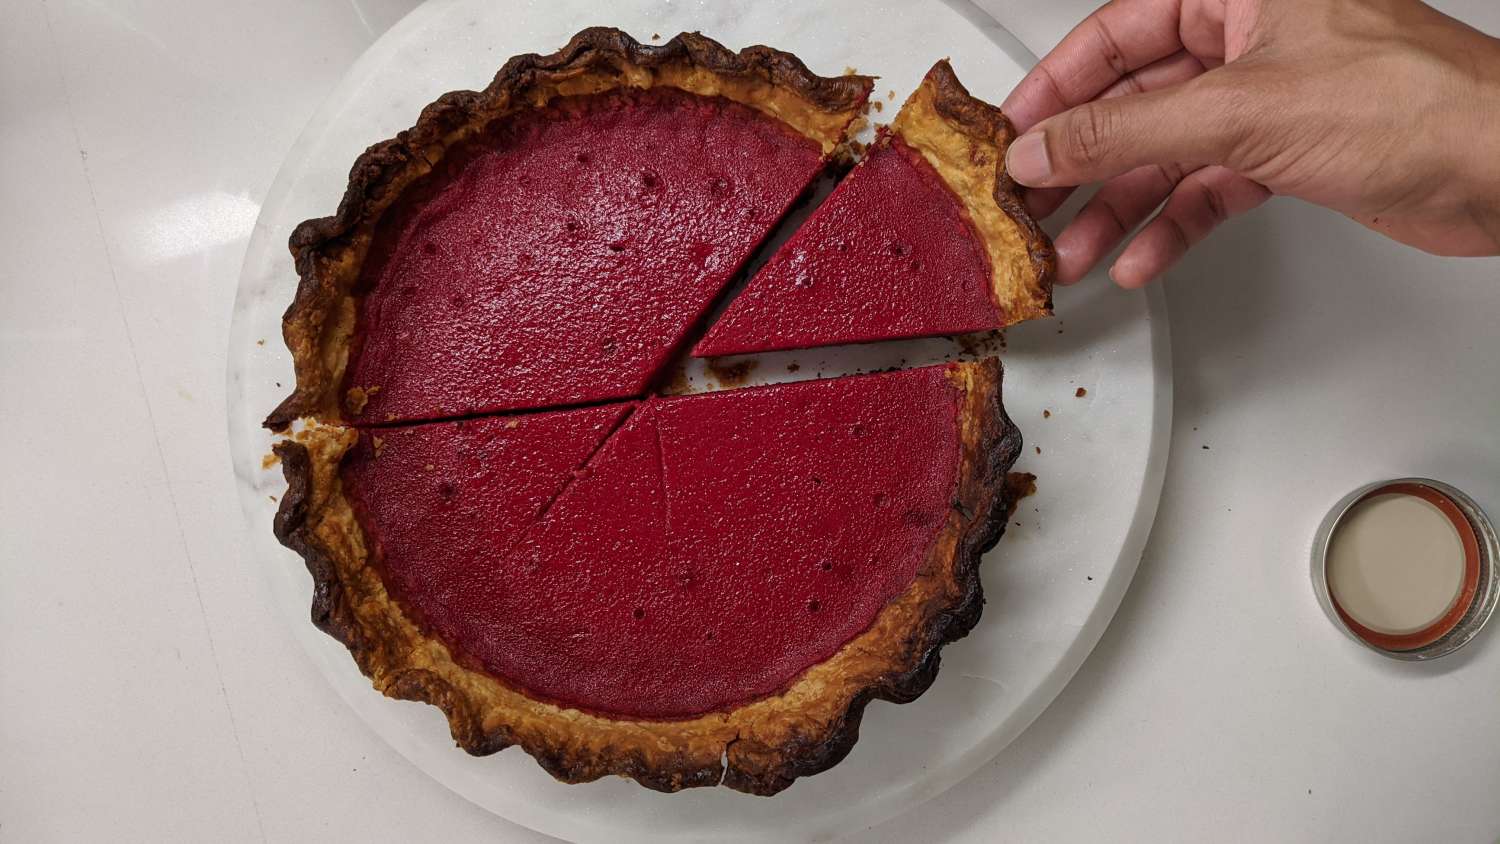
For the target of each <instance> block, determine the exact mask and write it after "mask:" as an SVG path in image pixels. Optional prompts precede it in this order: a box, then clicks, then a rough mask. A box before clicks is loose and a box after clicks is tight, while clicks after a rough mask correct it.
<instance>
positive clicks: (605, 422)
mask: <svg viewBox="0 0 1500 844" xmlns="http://www.w3.org/2000/svg"><path fill="white" fill-rule="evenodd" d="M633 406H634V405H633V404H613V405H605V406H601V407H593V408H586V409H581V410H571V411H556V412H552V413H536V414H528V415H524V416H512V417H509V418H503V417H497V416H490V417H484V418H481V419H471V420H464V421H458V422H434V423H428V424H421V425H411V426H404V427H397V428H387V429H380V430H375V431H362V432H360V434H359V438H358V440H357V441H356V443H355V445H354V446H353V448H352V449H350V451H349V454H348V456H347V457H346V458H345V460H344V462H343V466H342V471H341V473H340V474H341V481H342V484H343V490H344V495H345V497H346V498H347V499H348V500H349V503H350V505H351V506H352V508H353V513H354V516H355V518H356V519H357V520H358V521H359V523H360V524H361V525H363V526H364V531H363V533H364V536H365V540H366V544H367V547H368V550H369V554H370V560H371V562H372V563H373V564H374V565H375V566H376V567H377V568H378V569H379V570H380V575H381V578H382V580H383V581H384V583H385V586H386V588H387V589H388V590H389V591H390V593H391V594H392V595H393V596H394V597H395V598H396V599H397V600H398V601H400V602H401V604H402V607H403V609H404V611H405V612H406V613H407V614H408V615H410V616H412V617H413V618H418V619H421V620H422V621H423V623H424V624H425V625H427V626H429V627H430V628H431V629H433V630H437V631H446V630H448V629H450V628H451V627H452V626H453V625H454V624H455V623H456V622H455V619H462V618H466V617H469V616H471V615H473V614H474V612H475V610H476V608H479V609H482V606H478V605H476V604H475V601H476V600H478V596H477V595H476V594H475V593H474V591H473V590H472V589H471V587H472V585H473V574H474V571H473V568H474V561H475V560H476V559H483V558H485V557H487V556H492V555H494V554H495V553H497V549H498V550H504V549H506V548H509V547H510V546H511V545H512V544H514V543H515V542H516V540H517V539H519V538H520V536H521V535H522V534H523V532H524V531H525V530H526V529H527V528H529V527H530V526H531V524H532V523H533V522H535V521H536V519H537V517H538V516H539V515H540V514H541V513H542V511H543V510H545V509H546V508H547V507H548V506H550V505H551V504H552V502H553V501H554V500H555V499H556V498H557V497H558V496H559V495H560V494H561V493H562V491H563V489H564V488H565V487H566V486H567V485H568V484H569V483H570V482H571V481H572V480H573V478H574V477H575V473H577V472H581V471H583V470H584V469H583V467H584V466H585V464H586V463H587V461H588V460H589V458H590V456H591V455H593V454H594V452H595V451H597V450H598V449H599V448H600V446H601V445H602V444H603V443H604V441H605V439H606V438H607V437H608V436H609V434H610V433H611V432H612V431H614V430H615V428H616V427H617V426H619V425H620V424H621V423H622V422H623V421H624V419H625V418H626V416H627V415H628V414H629V412H630V411H631V409H632V408H633Z"/></svg>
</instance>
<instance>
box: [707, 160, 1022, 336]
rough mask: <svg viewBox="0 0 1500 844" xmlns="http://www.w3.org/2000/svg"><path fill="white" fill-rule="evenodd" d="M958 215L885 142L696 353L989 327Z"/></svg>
mask: <svg viewBox="0 0 1500 844" xmlns="http://www.w3.org/2000/svg"><path fill="white" fill-rule="evenodd" d="M990 288H991V283H990V265H989V259H988V257H987V256H986V255H985V252H984V247H983V244H982V243H980V241H979V239H978V237H977V236H976V235H975V233H974V229H973V226H972V225H971V224H970V222H969V216H968V212H966V211H965V210H964V208H963V205H962V204H961V203H960V201H959V200H958V198H957V197H956V196H954V195H953V192H952V191H951V190H949V189H948V186H947V185H946V184H945V183H944V182H943V181H942V179H941V178H940V177H939V176H938V174H937V172H936V171H935V170H933V168H932V165H930V164H928V163H927V160H926V159H925V158H923V157H922V155H921V153H918V152H916V151H915V150H913V149H912V148H911V147H909V146H907V145H906V143H905V142H904V141H902V140H901V138H900V136H896V135H887V136H885V138H884V142H882V143H879V144H877V145H875V146H874V147H872V148H871V151H870V153H869V155H868V156H867V157H866V158H865V160H864V161H863V162H861V163H860V165H859V166H858V167H856V168H855V169H854V171H853V172H852V173H850V174H849V176H848V178H846V179H844V181H843V182H842V183H841V184H840V185H839V186H838V188H837V189H836V190H835V191H834V192H833V194H832V195H831V196H829V198H828V200H827V201H826V202H824V203H823V204H822V205H821V206H819V207H818V210H817V211H816V212H815V213H814V214H813V215H812V217H811V218H809V219H808V221H807V223H806V224H804V225H803V226H802V227H801V228H800V229H798V230H797V233H796V234H795V235H793V236H792V238H791V240H789V241H788V242H787V243H786V245H785V246H783V247H782V248H781V250H780V251H779V252H777V253H776V254H775V255H774V256H772V258H771V260H770V261H769V262H768V263H767V264H766V266H765V268H764V269H762V270H761V271H760V272H759V273H758V274H756V276H755V278H754V279H752V280H751V282H750V284H749V285H748V286H747V287H746V289H745V291H744V292H743V293H742V294H740V295H739V296H738V297H736V298H735V300H734V302H733V303H732V304H731V305H730V307H729V309H728V310H727V311H726V312H725V314H724V316H723V317H722V318H721V319H720V320H719V321H718V323H717V324H715V325H714V327H713V330H712V331H710V332H709V334H708V336H707V337H705V338H704V339H703V341H702V342H700V343H699V344H698V346H697V348H695V349H694V350H693V353H694V354H695V355H698V356H700V357H707V356H714V355H732V354H744V353H749V352H765V351H773V350H777V349H802V348H808V347H813V346H831V345H837V344H841V343H866V342H870V341H874V340H892V339H897V338H903V337H925V336H932V335H937V334H961V333H966V332H970V331H983V330H986V329H990V328H995V327H997V326H999V325H1000V323H1001V319H1000V317H1001V315H1000V313H999V311H998V310H997V308H996V306H995V303H994V300H993V296H992V294H991V290H990Z"/></svg>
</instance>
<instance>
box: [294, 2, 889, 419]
mask: <svg viewBox="0 0 1500 844" xmlns="http://www.w3.org/2000/svg"><path fill="white" fill-rule="evenodd" d="M873 85H874V80H873V79H871V78H870V77H867V76H856V75H847V76H839V77H823V76H818V75H816V74H814V73H813V72H812V71H810V70H808V68H807V66H806V65H804V64H803V63H802V61H801V60H800V59H798V58H797V57H796V56H794V55H792V54H790V53H784V52H781V51H779V50H773V49H771V48H770V47H763V46H755V47H746V48H745V49H743V50H740V51H739V52H733V51H731V50H729V49H727V48H725V47H724V46H723V45H721V44H719V43H718V42H717V41H714V40H712V39H710V38H706V37H704V36H703V35H699V34H698V33H689V32H685V33H682V34H681V35H678V36H677V37H675V38H673V39H672V40H670V41H668V42H666V43H665V44H662V45H660V46H655V45H645V44H641V43H640V42H638V41H636V40H635V39H633V38H631V37H630V36H629V35H627V34H625V33H624V32H621V31H620V30H618V29H610V28H605V27H594V28H590V29H585V30H583V31H582V32H580V33H578V34H577V35H575V36H573V38H572V40H570V41H569V42H568V44H567V46H565V47H563V48H562V49H561V50H558V51H557V52H555V53H552V54H550V55H545V56H543V55H537V54H534V53H530V54H526V55H521V56H516V57H515V58H512V59H511V60H510V61H508V62H506V63H505V66H504V67H502V68H501V69H500V71H499V72H498V73H497V74H495V78H494V80H493V81H492V82H491V83H490V85H489V87H487V88H485V89H484V90H482V91H454V92H451V93H448V94H444V95H443V96H441V97H439V98H438V99H437V101H435V102H433V103H432V104H431V105H429V106H427V107H426V108H424V109H423V110H422V114H421V116H420V117H419V118H418V119H417V123H416V125H415V126H413V127H412V128H410V129H408V130H406V131H404V132H402V133H400V134H399V135H397V136H396V137H394V138H392V139H390V140H387V141H381V142H380V143H378V144H375V145H374V146H372V147H370V148H369V149H367V150H366V151H365V152H364V154H363V155H361V156H360V157H359V159H358V160H356V161H355V162H354V167H353V169H352V170H350V172H349V185H348V188H347V189H346V190H345V192H344V197H343V200H342V201H340V203H339V208H338V211H337V212H336V213H335V214H334V215H333V216H331V217H322V218H318V219H313V220H308V221H306V222H304V223H302V224H301V225H299V226H298V227H297V228H296V229H295V230H294V231H293V232H292V236H291V241H290V244H289V245H290V247H291V251H292V257H293V259H294V261H295V264H296V268H297V275H298V277H299V279H300V282H299V284H298V287H297V293H296V297H295V299H294V300H293V302H292V304H291V307H289V308H288V309H287V311H286V314H285V316H283V318H282V334H283V336H284V337H285V339H286V344H287V347H288V348H289V349H291V352H292V362H293V365H294V367H295V368H296V375H297V385H296V389H295V390H294V391H293V392H292V394H291V395H290V396H288V397H287V398H286V400H284V401H283V402H282V403H281V404H280V405H279V406H278V407H277V408H276V409H275V410H274V411H272V412H271V414H270V416H268V417H266V421H265V424H266V427H268V428H271V429H272V430H276V431H282V430H285V429H286V428H287V426H288V425H290V424H291V423H292V421H293V420H295V419H297V418H299V417H304V416H310V417H315V418H317V419H319V420H320V421H323V422H338V421H341V420H342V419H343V418H344V416H343V413H342V412H341V406H340V405H341V398H342V397H341V396H340V395H339V392H340V389H341V385H342V382H343V376H344V368H345V366H346V365H347V363H348V357H349V346H350V342H351V340H352V338H353V334H354V314H355V307H354V296H353V293H352V291H353V289H354V286H355V283H356V282H357V281H358V278H359V274H360V268H361V266H362V265H363V262H364V258H365V255H366V252H367V251H368V248H369V245H370V240H371V237H372V235H373V231H374V228H375V224H376V223H377V222H378V221H379V219H380V217H381V215H382V214H384V213H385V211H386V210H387V209H388V208H390V207H391V205H392V204H393V203H394V202H395V201H396V200H397V199H398V198H399V197H400V196H401V195H402V193H403V191H404V190H405V189H406V188H407V187H408V186H410V185H411V184H412V183H413V182H415V181H416V180H418V179H420V178H421V177H423V176H425V175H426V174H427V173H429V172H431V171H432V169H433V167H434V166H435V165H436V164H437V163H438V161H440V160H441V159H442V157H443V156H444V154H445V153H446V152H447V151H448V150H449V149H450V148H451V147H452V146H453V145H454V144H457V143H459V142H461V141H463V140H464V139H466V138H469V137H472V136H474V135H476V134H478V133H479V132H481V131H482V130H483V129H484V128H485V127H487V126H489V125H491V124H493V123H494V122H495V121H496V120H500V119H503V118H505V117H507V116H508V115H511V114H514V113H516V112H518V111H521V110H524V109H531V108H537V107H540V106H542V105H545V104H546V103H547V102H548V101H549V100H551V99H552V98H554V97H557V96H568V95H576V94H593V93H599V92H602V91H607V90H612V89H615V88H627V87H629V88H649V87H660V86H667V87H673V88H678V89H681V90H684V91H689V92H691V93H695V94H701V95H704V96H722V97H725V98H728V99H731V100H735V101H737V102H740V103H743V104H745V105H748V106H751V107H753V108H756V109H758V110H760V111H762V112H764V113H766V114H769V115H772V116H774V117H776V118H778V119H780V120H781V121H783V122H784V123H786V124H787V125H789V126H790V127H792V128H793V129H794V130H796V131H798V132H800V133H802V134H803V135H805V136H807V137H809V138H811V139H813V140H815V141H817V142H818V143H819V144H821V145H822V147H823V151H824V153H825V155H827V154H832V152H833V151H834V150H835V148H837V147H838V145H839V144H840V143H842V142H843V139H844V133H845V130H846V129H847V128H848V126H849V124H850V122H851V121H852V120H853V119H854V117H855V116H856V115H857V114H858V113H859V112H860V111H861V110H862V109H863V108H864V104H865V101H866V99H867V98H868V96H869V93H870V89H871V88H872V87H873Z"/></svg>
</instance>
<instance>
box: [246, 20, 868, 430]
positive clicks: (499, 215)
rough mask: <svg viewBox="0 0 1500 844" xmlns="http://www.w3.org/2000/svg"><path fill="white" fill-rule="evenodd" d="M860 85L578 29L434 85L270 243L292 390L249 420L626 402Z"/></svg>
mask: <svg viewBox="0 0 1500 844" xmlns="http://www.w3.org/2000/svg"><path fill="white" fill-rule="evenodd" d="M871 85H872V80H871V79H869V78H868V77H862V76H853V75H850V76H843V77H838V78H825V77H820V76H816V75H814V74H813V73H812V72H811V71H809V70H808V69H807V68H806V66H804V65H803V64H802V63H801V62H800V61H799V60H798V59H797V58H796V57H794V56H792V55H790V54H787V53H782V52H779V51H776V50H772V49H770V48H767V47H750V48H747V49H745V50H742V51H740V52H738V53H734V52H731V51H729V50H727V49H726V48H724V47H723V46H721V45H720V44H718V43H717V42H714V41H712V40H710V39H708V38H705V37H703V36H701V35H697V34H690V33H685V34H683V35H679V36H677V37H676V38H673V39H672V40H671V41H669V42H667V43H666V44H663V45H661V46H644V45H641V44H639V43H638V42H636V41H635V40H633V39H631V38H630V37H629V36H628V35H626V34H625V33H623V32H620V31H619V30H615V29H603V28H596V29H589V30H585V31H583V32H581V33H579V34H578V35H577V36H575V37H574V38H573V40H572V41H571V42H569V44H568V45H567V46H566V47H564V48H563V49H562V50H560V51H558V52H556V53H553V54H551V55H548V56H538V55H524V56H518V57H516V58H514V59H512V60H511V61H510V62H508V63H507V64H506V65H505V67H504V68H503V69H501V71H500V72H499V73H498V74H497V75H496V77H495V80H494V82H493V83H491V85H490V86H489V87H488V88H486V89H485V90H483V91H479V92H473V91H460V92H454V93H451V94H447V95H444V96H443V97H442V98H440V99H439V100H438V101H437V102H435V103H433V104H432V105H430V106H428V107H427V108H426V109H424V110H423V112H422V116H421V118H420V119H419V120H418V121H417V124H416V126H415V127H413V128H412V129H410V130H408V131H405V132H402V133H401V134H400V135H398V136H397V137H396V138H394V139H392V140H389V141H385V142H383V143H380V144H376V145H375V146H373V147H371V148H370V149H369V150H368V151H366V152H365V154H364V155H362V156H361V157H360V159H359V160H358V161H357V162H356V163H355V165H354V169H353V171H352V172H351V173H350V177H349V187H348V191H347V193H346V194H345V195H344V199H343V202H342V203H341V204H340V206H339V210H338V213H337V214H335V215H334V216H332V217H327V218H322V219H316V220H309V221H307V222H305V223H303V224H302V225H301V226H299V227H298V228H297V230H296V231H295V232H293V234H292V238H291V248H292V253H293V255H294V257H295V259H296V265H297V271H298V274H299V275H300V276H301V284H300V286H299V289H298V292H297V296H296V299H295V301H294V302H293V304H292V306H291V308H290V309H289V310H288V311H287V314H286V316H285V318H284V321H283V329H284V334H285V336H286V341H287V345H288V346H289V347H290V348H291V350H292V356H293V360H294V363H295V365H296V370H297V387H296V391H295V392H294V393H293V394H292V395H291V396H290V397H289V398H288V399H287V400H286V401H285V402H283V403H282V404H281V405H280V406H279V407H278V408H277V409H276V410H275V411H274V412H273V413H272V414H271V415H270V417H269V418H268V419H267V422H266V424H267V425H268V426H269V427H272V428H273V429H276V430H282V429H284V428H285V427H286V426H287V425H289V424H290V423H291V421H292V420H294V419H296V418H298V417H303V416H312V417H316V418H318V419H319V420H320V421H323V422H350V423H353V424H356V425H371V424H386V423H399V422H408V421H414V420H430V419H439V418H451V417H457V416H465V415H473V414H479V413H491V412H496V411H503V410H513V409H518V408H541V407H556V406H565V405H573V404H580V403H587V402H597V401H602V400H608V399H616V398H623V397H632V396H637V395H639V394H641V393H642V392H643V391H644V390H645V389H646V387H647V386H648V384H649V383H650V382H651V381H652V379H653V378H654V377H655V376H656V374H657V372H658V371H659V370H660V369H661V368H662V367H663V365H664V363H665V362H666V360H667V358H668V356H669V355H670V354H671V353H672V351H673V350H674V349H675V348H676V347H677V346H678V345H679V343H680V342H681V341H682V339H683V338H684V336H685V335H686V333H687V332H688V331H689V330H690V329H691V328H692V327H693V326H694V325H695V324H696V323H697V322H698V321H699V320H700V318H701V317H702V315H703V313H704V312H705V310H707V308H708V307H709V306H710V305H711V304H712V303H713V301H714V300H715V298H716V297H717V296H718V295H719V293H720V291H721V289H722V288H723V287H724V286H725V284H726V283H727V282H728V281H729V279H730V278H731V277H732V276H733V275H734V273H735V272H736V271H737V270H738V269H739V267H740V265H741V264H742V263H743V262H744V261H745V259H746V258H747V257H748V256H749V255H750V253H751V252H752V251H753V250H754V248H755V247H756V246H757V245H758V244H759V243H760V242H761V240H762V239H763V238H764V237H765V235H766V233H767V232H768V231H769V230H770V229H771V227H772V226H774V225H775V224H776V222H777V221H778V220H779V219H780V218H781V216H782V215H783V214H784V213H785V212H786V211H787V209H788V208H789V207H790V206H791V205H792V204H793V203H794V202H795V201H796V200H797V199H798V198H799V197H800V196H801V195H802V194H803V192H804V191H805V189H806V188H807V186H808V185H809V184H810V183H811V181H812V180H813V179H814V178H815V177H816V176H817V174H818V173H819V172H820V171H821V169H822V168H823V165H824V163H825V162H826V161H827V159H828V158H829V156H830V155H832V154H833V152H834V151H835V150H836V149H837V148H838V146H839V145H840V144H841V143H842V142H843V140H844V133H845V130H846V129H847V128H848V126H849V124H850V122H851V121H852V120H853V118H854V117H855V116H856V114H857V113H859V112H860V111H861V110H862V108H863V107H864V104H865V101H866V98H867V97H868V94H869V91H870V87H871Z"/></svg>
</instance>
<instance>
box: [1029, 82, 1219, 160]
mask: <svg viewBox="0 0 1500 844" xmlns="http://www.w3.org/2000/svg"><path fill="white" fill-rule="evenodd" d="M1220 74H1225V76H1224V77H1223V81H1214V82H1212V84H1210V81H1211V80H1213V78H1214V77H1215V76H1217V75H1220ZM1227 74H1228V68H1221V69H1219V70H1215V71H1212V72H1209V73H1205V74H1203V75H1202V76H1199V77H1197V78H1196V79H1194V80H1192V81H1190V82H1188V83H1185V84H1182V85H1178V86H1175V87H1172V88H1168V89H1166V90H1162V91H1151V92H1147V93H1144V94H1137V95H1134V96H1130V97H1116V98H1113V99H1108V100H1097V101H1095V102H1091V103H1085V104H1083V105H1081V106H1078V107H1076V108H1073V109H1070V110H1068V111H1065V112H1063V113H1062V114H1059V115H1057V116H1056V117H1052V118H1049V119H1047V120H1044V121H1042V123H1041V124H1040V125H1038V126H1037V127H1036V128H1034V129H1032V130H1031V131H1030V132H1027V133H1026V134H1024V135H1022V136H1021V137H1020V138H1017V139H1016V140H1015V142H1014V143H1012V144H1011V145H1010V149H1009V150H1008V151H1007V153H1006V158H1005V166H1006V170H1007V172H1009V174H1010V175H1011V177H1012V178H1014V179H1015V180H1016V181H1017V182H1019V183H1021V184H1023V185H1027V186H1028V187H1048V188H1052V187H1067V186H1069V185H1081V184H1085V183H1088V182H1100V181H1104V180H1105V179H1109V178H1113V177H1115V176H1118V175H1120V174H1121V173H1125V172H1127V171H1130V170H1134V169H1135V168H1137V167H1140V166H1143V165H1146V164H1156V163H1160V162H1163V161H1176V162H1179V163H1181V164H1183V165H1185V166H1188V167H1195V166H1202V165H1206V164H1228V165H1233V164H1234V162H1233V161H1232V160H1230V157H1231V155H1232V154H1233V153H1234V151H1235V148H1236V146H1237V144H1238V143H1239V141H1240V140H1241V135H1242V132H1243V130H1244V126H1245V114H1244V113H1242V112H1240V111H1237V110H1236V107H1235V105H1234V103H1235V102H1236V101H1238V100H1239V99H1240V98H1239V97H1236V96H1234V94H1235V91H1234V90H1233V88H1232V86H1231V85H1230V84H1226V83H1228V82H1231V81H1232V80H1231V79H1230V77H1229V76H1228V75H1227Z"/></svg>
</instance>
